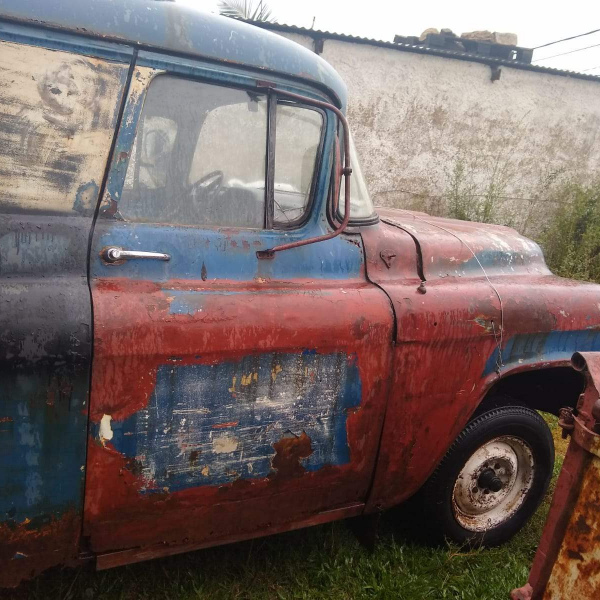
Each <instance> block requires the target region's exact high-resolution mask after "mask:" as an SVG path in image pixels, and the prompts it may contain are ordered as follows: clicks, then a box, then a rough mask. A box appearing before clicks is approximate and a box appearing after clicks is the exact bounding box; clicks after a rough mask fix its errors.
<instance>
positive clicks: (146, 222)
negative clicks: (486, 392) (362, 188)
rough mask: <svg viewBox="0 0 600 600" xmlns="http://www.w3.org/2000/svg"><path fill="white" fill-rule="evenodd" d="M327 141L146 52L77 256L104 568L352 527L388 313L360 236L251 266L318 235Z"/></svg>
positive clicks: (370, 445)
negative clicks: (87, 291)
mask: <svg viewBox="0 0 600 600" xmlns="http://www.w3.org/2000/svg"><path fill="white" fill-rule="evenodd" d="M289 89H290V90H292V88H289ZM292 91H293V90H292ZM295 91H296V92H305V90H303V89H302V88H300V89H299V88H295ZM309 93H311V94H315V92H309ZM335 130H336V124H335V122H334V116H333V113H331V114H329V112H328V111H320V110H316V109H314V108H311V107H309V106H303V105H300V104H291V103H289V102H284V101H278V100H277V98H276V97H274V96H273V95H272V94H269V95H267V94H264V93H263V92H260V91H259V90H258V89H257V82H256V81H255V80H254V79H253V78H252V77H249V76H248V75H246V74H243V73H241V72H236V71H234V70H232V71H219V72H218V73H216V72H215V70H214V65H213V66H212V67H209V66H203V65H199V64H197V63H191V62H186V61H183V60H181V61H175V60H174V59H172V58H170V57H163V56H157V55H155V54H150V53H143V52H140V55H139V61H138V66H137V68H136V70H135V73H134V75H133V78H132V83H131V87H130V90H129V96H128V99H127V104H126V107H125V111H124V114H123V118H122V122H121V128H120V132H119V136H118V140H117V144H116V149H115V153H114V156H113V160H112V167H111V171H110V174H109V177H108V183H107V187H106V190H105V194H104V198H103V202H102V205H101V208H100V214H99V218H98V221H97V223H96V226H95V230H94V235H93V243H92V250H91V259H90V262H91V266H90V273H91V286H92V294H93V308H94V331H95V333H94V360H93V373H92V393H91V422H92V426H91V429H90V438H89V459H88V469H87V487H86V508H85V525H84V531H85V533H86V535H88V536H89V539H90V543H91V547H92V549H93V550H94V551H95V552H99V553H103V552H108V551H110V550H117V549H120V548H134V550H130V551H127V552H126V553H125V555H123V556H124V558H116V559H114V560H113V559H111V558H107V559H106V561H104V562H103V559H102V558H101V559H100V563H99V564H100V565H101V566H102V565H108V564H115V561H116V562H125V561H129V560H137V559H139V557H140V556H142V554H140V552H141V551H140V550H139V549H140V548H142V547H144V548H155V549H156V550H155V551H154V552H155V554H156V555H158V554H161V553H164V552H167V551H169V552H172V551H177V550H167V549H166V548H167V547H168V548H176V549H177V548H179V549H184V548H193V547H200V546H205V545H210V544H215V543H221V542H223V541H232V540H236V539H243V538H244V537H251V536H254V535H261V534H265V533H270V532H276V531H281V530H284V529H287V528H291V527H294V526H300V525H303V524H309V523H316V522H320V521H323V520H327V519H330V518H332V516H333V514H335V515H337V516H343V515H351V514H358V513H359V512H360V511H361V510H362V505H363V502H364V500H365V497H366V494H367V490H368V488H369V485H370V481H371V477H372V472H373V465H374V460H375V454H376V448H377V444H378V439H379V433H380V428H381V421H382V416H383V408H384V403H385V381H386V375H387V370H388V364H389V349H390V345H391V332H392V314H391V309H390V306H389V302H388V300H387V298H386V297H385V295H384V294H383V293H382V292H381V291H380V290H379V289H378V288H376V287H375V286H373V285H371V284H369V283H368V282H367V281H366V279H365V274H364V259H363V248H362V242H361V239H360V237H359V236H357V235H352V234H348V235H344V236H340V237H338V238H335V239H332V240H329V241H327V242H323V243H317V244H311V245H308V246H304V247H302V248H297V249H294V250H289V251H285V252H281V253H279V254H278V255H277V256H275V257H274V258H273V259H270V260H260V259H258V258H257V254H256V252H257V250H261V249H267V248H270V247H272V246H273V245H276V244H279V243H283V242H285V241H292V240H297V239H303V238H307V237H312V236H314V235H320V234H322V233H324V232H326V231H327V230H328V228H329V227H330V226H329V225H328V223H327V221H326V219H325V218H324V214H325V207H324V203H325V200H326V196H327V193H326V190H327V189H328V186H329V174H330V171H331V164H330V157H331V155H332V152H331V148H332V147H333V141H334V136H335ZM269 173H272V175H271V176H269ZM326 511H334V513H328V512H326ZM152 552H153V550H150V553H152ZM144 556H148V554H147V553H146V554H144ZM111 561H113V562H112V563H111Z"/></svg>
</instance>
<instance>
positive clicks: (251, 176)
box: [119, 75, 267, 228]
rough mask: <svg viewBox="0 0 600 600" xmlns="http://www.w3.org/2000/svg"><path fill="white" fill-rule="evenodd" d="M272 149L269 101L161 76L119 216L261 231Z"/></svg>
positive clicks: (142, 124) (143, 120) (142, 122)
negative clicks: (268, 154) (269, 147)
mask: <svg viewBox="0 0 600 600" xmlns="http://www.w3.org/2000/svg"><path fill="white" fill-rule="evenodd" d="M266 147H267V99H266V96H264V95H260V94H256V93H254V92H248V91H245V90H240V89H232V88H227V87H223V86H217V85H211V84H207V83H201V82H196V81H189V80H185V79H179V78H176V77H170V76H166V75H161V76H158V77H157V78H156V79H155V80H154V81H153V82H152V83H151V84H150V87H149V89H148V92H147V96H146V99H145V101H144V106H143V109H142V113H141V115H140V119H139V123H138V127H137V133H136V139H135V142H134V147H133V149H132V153H131V154H132V156H131V159H130V161H129V164H128V168H127V175H126V178H125V185H124V189H123V193H122V197H121V200H120V202H119V213H120V215H121V217H122V218H124V219H125V220H128V221H138V222H150V223H170V224H181V225H205V226H211V225H213V226H233V227H250V228H262V227H263V225H264V213H265V210H264V207H265V172H266Z"/></svg>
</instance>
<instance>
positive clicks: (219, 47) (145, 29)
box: [0, 0, 346, 108]
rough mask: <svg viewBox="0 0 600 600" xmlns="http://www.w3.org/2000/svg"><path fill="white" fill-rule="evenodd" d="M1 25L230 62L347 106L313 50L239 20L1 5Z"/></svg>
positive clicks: (136, 9) (34, 0) (142, 7)
mask: <svg viewBox="0 0 600 600" xmlns="http://www.w3.org/2000/svg"><path fill="white" fill-rule="evenodd" d="M0 20H10V21H15V22H18V23H24V24H28V25H32V26H38V27H39V26H43V27H49V28H53V29H59V30H61V31H64V32H67V33H74V34H78V35H86V36H91V37H96V38H101V39H103V40H110V41H115V42H119V43H122V44H128V45H133V46H136V47H140V48H148V49H158V50H163V51H167V52H171V53H175V54H181V55H185V56H193V57H197V58H202V59H208V60H219V61H225V62H229V63H231V64H235V65H238V66H243V67H249V68H252V69H261V70H265V71H273V72H276V73H279V74H283V75H286V76H290V77H294V78H297V79H303V80H306V81H309V82H310V83H312V84H317V85H318V86H319V87H321V88H325V89H326V90H327V91H328V92H329V93H330V94H332V95H333V96H334V98H335V99H337V101H338V104H339V106H341V107H342V108H345V105H346V85H345V84H344V82H343V80H342V78H341V77H340V76H339V75H338V73H337V72H336V71H335V69H334V68H333V67H332V66H331V65H330V64H329V63H328V62H326V61H325V60H323V59H322V58H320V57H319V56H317V55H316V54H315V53H313V52H311V51H310V50H308V49H306V48H304V47H302V46H300V45H299V44H296V43H294V42H292V41H290V40H287V39H285V38H283V37H281V36H280V35H277V34H275V33H271V32H269V31H265V30H263V29H260V28H258V27H255V26H253V25H250V24H247V23H243V22H241V21H237V20H235V19H231V18H227V17H221V16H218V15H213V14H210V13H205V12H201V11H198V10H196V9H193V8H190V7H188V6H183V5H181V4H178V3H177V2H167V1H158V0H90V1H87V2H86V1H84V0H60V2H49V1H48V0H27V1H26V2H24V1H23V0H0Z"/></svg>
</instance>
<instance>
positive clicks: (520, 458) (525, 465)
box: [452, 435, 535, 532]
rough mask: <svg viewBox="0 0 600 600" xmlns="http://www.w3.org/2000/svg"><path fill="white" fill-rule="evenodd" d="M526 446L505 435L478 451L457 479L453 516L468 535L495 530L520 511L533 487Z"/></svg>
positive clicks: (516, 439) (528, 448) (532, 467)
mask: <svg viewBox="0 0 600 600" xmlns="http://www.w3.org/2000/svg"><path fill="white" fill-rule="evenodd" d="M534 472H535V463H534V460H533V453H532V451H531V448H530V447H529V445H528V444H527V443H526V442H525V441H524V440H522V439H520V438H517V437H512V436H508V435H504V436H501V437H497V438H495V439H493V440H490V441H489V442H486V443H485V444H484V445H483V446H481V447H479V448H478V449H477V450H476V451H475V452H474V453H473V454H472V455H471V456H470V458H469V459H468V460H467V462H466V463H465V465H464V467H463V468H462V470H461V472H460V473H459V475H458V478H457V480H456V483H455V484H454V490H453V493H452V508H453V510H454V516H455V518H456V520H457V521H458V522H459V523H460V525H461V526H462V527H464V528H465V529H467V530H469V531H477V532H483V531H487V530H488V529H493V528H494V527H498V526H499V525H501V524H502V523H504V522H505V521H507V520H508V519H510V518H511V517H512V516H513V515H514V514H515V513H516V512H517V511H518V510H519V508H520V507H521V505H522V504H523V502H524V501H525V498H526V497H527V493H528V492H529V490H530V489H531V486H532V484H533V476H534Z"/></svg>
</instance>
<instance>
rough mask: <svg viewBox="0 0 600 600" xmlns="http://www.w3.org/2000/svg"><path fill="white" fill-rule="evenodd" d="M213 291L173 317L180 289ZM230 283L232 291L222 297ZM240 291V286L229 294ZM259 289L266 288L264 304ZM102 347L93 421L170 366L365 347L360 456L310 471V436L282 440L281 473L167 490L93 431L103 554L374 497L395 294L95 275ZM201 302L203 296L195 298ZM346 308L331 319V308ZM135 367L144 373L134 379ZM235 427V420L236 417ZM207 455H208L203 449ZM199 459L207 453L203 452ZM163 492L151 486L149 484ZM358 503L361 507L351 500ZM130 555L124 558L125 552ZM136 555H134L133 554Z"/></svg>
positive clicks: (131, 409) (210, 536)
mask: <svg viewBox="0 0 600 600" xmlns="http://www.w3.org/2000/svg"><path fill="white" fill-rule="evenodd" d="M180 290H184V291H190V290H194V291H203V290H208V291H211V292H213V293H212V294H198V298H197V302H198V305H197V306H198V309H200V308H201V309H202V310H201V311H200V310H198V311H197V312H194V313H193V314H170V312H169V307H170V302H171V299H170V295H172V292H173V291H180ZM219 290H221V291H223V294H218V293H214V292H218V291H219ZM231 290H236V291H237V292H239V293H236V294H227V293H225V292H227V291H231ZM248 292H254V293H256V292H260V301H256V298H255V297H254V296H248V295H244V294H245V293H246V294H247V293H248ZM93 293H94V319H95V340H94V343H95V348H96V351H95V356H94V365H93V373H92V392H91V398H92V400H91V407H90V418H91V420H92V421H93V422H96V423H98V422H99V421H100V420H101V419H102V416H103V415H104V414H109V415H111V416H112V418H113V419H123V418H125V417H127V416H129V415H132V414H133V413H135V412H136V411H138V410H140V409H141V408H142V407H144V406H145V405H146V403H147V402H148V398H149V396H150V394H151V393H152V390H153V387H154V385H155V379H156V371H157V368H158V367H159V366H160V365H161V364H168V362H169V360H176V364H177V365H182V364H184V365H187V364H216V363H219V362H221V361H223V360H224V359H232V358H236V357H242V356H245V355H248V354H252V353H260V352H264V351H272V350H273V349H275V350H287V349H298V350H302V349H305V348H306V349H311V350H315V351H317V352H320V353H327V352H331V351H336V350H343V351H344V352H346V353H348V354H349V355H350V354H352V355H355V356H356V361H357V365H358V369H359V373H360V379H361V383H362V390H363V397H362V400H361V403H360V406H359V407H358V408H356V409H353V410H352V411H350V413H349V414H348V416H347V424H346V427H347V436H348V444H349V448H350V457H351V460H350V462H349V463H348V464H346V465H342V466H335V467H334V466H328V467H327V466H326V467H324V468H321V469H319V470H317V471H306V470H305V469H304V467H303V466H302V464H301V463H300V460H301V459H302V458H304V457H306V456H308V455H309V454H310V448H311V441H310V439H309V437H308V436H307V435H306V434H304V435H302V436H300V437H299V438H292V437H285V436H284V437H283V438H282V439H281V440H280V441H279V442H278V443H277V444H276V445H275V447H274V448H275V451H276V455H275V458H274V459H273V462H272V467H273V471H274V474H273V476H271V477H268V478H265V479H253V480H248V479H238V480H237V481H234V482H233V483H230V484H225V485H220V486H200V487H197V488H191V489H186V490H182V491H173V492H172V491H169V490H166V489H165V490H156V486H155V485H154V484H153V482H151V481H150V482H149V481H146V480H144V479H143V478H141V477H140V476H138V475H136V474H135V472H136V468H135V465H134V464H131V462H127V459H125V458H124V457H123V456H122V455H120V454H119V453H118V452H116V451H115V450H114V449H113V448H112V447H111V444H110V441H107V442H106V445H105V446H102V444H100V443H99V442H98V441H97V440H96V439H92V438H90V441H89V450H88V452H89V455H88V471H87V485H86V500H85V502H86V504H85V522H84V534H85V535H86V536H88V538H89V540H90V544H91V548H92V550H93V551H95V552H97V553H105V552H110V551H114V550H119V549H122V548H126V547H132V546H137V547H140V548H144V547H148V548H150V547H156V550H155V552H156V554H157V555H158V554H160V553H161V550H160V549H161V548H162V550H164V551H166V549H167V547H170V548H173V547H174V546H176V545H179V546H181V547H189V546H191V545H193V546H194V547H202V546H206V545H212V544H213V543H217V542H218V541H219V540H223V541H226V540H232V539H242V538H243V537H244V536H249V535H258V534H267V533H269V532H271V531H282V530H285V529H289V528H292V527H294V523H296V522H301V521H304V520H307V519H309V520H310V519H314V518H317V517H316V515H318V514H319V513H323V512H326V511H330V510H334V509H343V508H344V507H348V506H352V507H354V506H355V505H356V503H357V502H364V499H365V498H366V495H367V491H368V488H369V485H370V482H371V476H372V472H373V469H374V463H375V457H376V454H377V446H378V443H379V433H380V430H381V423H382V419H383V412H384V406H385V402H386V398H387V385H388V379H387V374H388V373H389V371H390V369H391V362H390V361H391V358H392V355H391V332H392V329H393V315H392V312H391V310H390V304H389V301H388V300H387V298H386V297H385V295H384V294H383V293H381V291H380V290H379V289H378V288H376V287H375V286H374V285H372V284H370V283H367V282H366V281H365V280H364V279H362V280H343V282H339V281H337V282H334V281H328V280H319V281H311V280H307V281H303V282H301V284H300V283H299V282H297V281H295V282H294V283H285V282H271V281H265V282H264V283H258V282H250V283H240V282H229V281H225V282H224V281H220V282H215V281H206V282H203V281H201V280H198V281H169V282H168V283H165V284H163V285H161V286H160V287H159V286H156V285H148V284H146V283H137V282H135V281H131V280H124V279H116V278H115V279H113V280H104V281H103V280H100V281H97V283H95V285H94V288H93ZM189 302H190V307H191V308H193V306H194V305H193V302H194V299H193V298H190V299H189ZM334 310H336V311H338V312H337V313H336V315H337V318H336V319H332V318H331V311H334ZM132 374H136V375H137V377H139V380H140V385H136V382H137V378H136V379H135V381H132ZM224 425H228V423H225V424H224ZM198 458H199V457H198ZM199 459H200V458H199ZM148 488H150V489H152V488H154V489H155V490H156V491H154V492H153V493H141V492H142V490H143V489H148ZM351 511H355V508H352V509H351ZM124 560H125V558H124ZM127 560H129V559H127Z"/></svg>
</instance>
